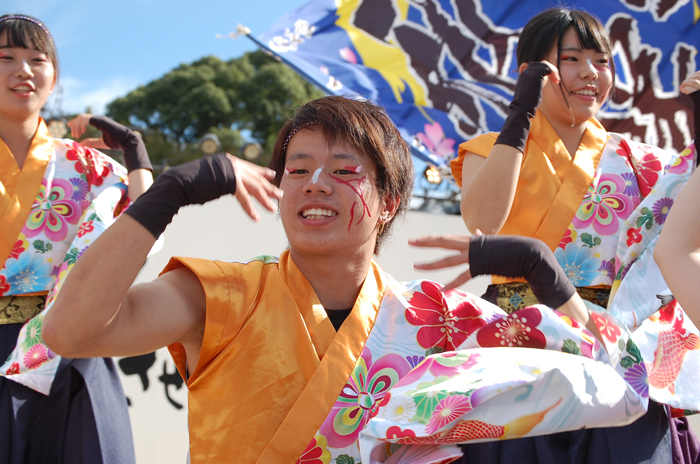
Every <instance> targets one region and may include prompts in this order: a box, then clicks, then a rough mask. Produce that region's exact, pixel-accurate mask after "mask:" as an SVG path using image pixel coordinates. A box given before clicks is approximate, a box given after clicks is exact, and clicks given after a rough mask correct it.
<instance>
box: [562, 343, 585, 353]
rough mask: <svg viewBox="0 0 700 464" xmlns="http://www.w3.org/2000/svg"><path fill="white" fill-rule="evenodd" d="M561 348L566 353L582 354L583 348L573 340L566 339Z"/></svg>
mask: <svg viewBox="0 0 700 464" xmlns="http://www.w3.org/2000/svg"><path fill="white" fill-rule="evenodd" d="M561 350H562V351H563V352H564V353H571V354H578V355H580V354H581V350H579V349H578V345H576V342H574V341H573V340H564V346H562V348H561Z"/></svg>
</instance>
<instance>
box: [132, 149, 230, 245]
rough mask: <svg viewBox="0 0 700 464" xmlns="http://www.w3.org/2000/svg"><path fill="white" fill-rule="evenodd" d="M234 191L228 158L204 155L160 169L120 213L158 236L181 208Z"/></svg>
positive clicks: (222, 155) (223, 155)
mask: <svg viewBox="0 0 700 464" xmlns="http://www.w3.org/2000/svg"><path fill="white" fill-rule="evenodd" d="M234 193H236V174H235V171H234V170H233V166H232V165H231V161H230V160H229V159H228V157H227V156H226V155H225V154H221V155H215V156H205V157H204V158H202V159H200V160H196V161H191V162H189V163H185V164H181V165H180V166H175V167H173V168H170V169H168V170H167V171H165V172H163V173H162V174H161V175H159V176H158V178H157V179H156V181H155V182H154V183H153V185H151V188H149V189H148V190H147V191H146V192H145V193H144V194H143V195H141V196H140V197H139V198H138V199H137V200H136V201H135V202H134V204H133V205H131V207H129V208H128V209H127V210H126V211H125V212H124V214H128V215H129V216H131V217H133V218H134V219H136V220H137V221H138V222H139V223H140V224H141V225H143V226H144V227H145V228H146V229H148V230H149V231H150V232H151V233H152V234H153V236H154V237H156V238H158V237H159V236H160V234H162V233H163V231H164V230H165V228H166V227H167V226H168V224H170V222H171V221H172V219H173V217H174V216H175V215H176V214H177V212H178V210H179V209H180V208H181V207H183V206H187V205H195V204H198V205H203V204H204V203H206V202H208V201H211V200H215V199H217V198H219V197H221V196H224V195H226V194H234Z"/></svg>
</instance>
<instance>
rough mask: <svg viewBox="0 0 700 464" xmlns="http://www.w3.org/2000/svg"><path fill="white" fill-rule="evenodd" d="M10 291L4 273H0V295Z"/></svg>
mask: <svg viewBox="0 0 700 464" xmlns="http://www.w3.org/2000/svg"><path fill="white" fill-rule="evenodd" d="M9 291H10V284H8V283H7V280H6V279H5V276H4V275H1V274H0V296H3V295H4V294H5V293H6V292H9Z"/></svg>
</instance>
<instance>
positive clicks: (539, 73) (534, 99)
mask: <svg viewBox="0 0 700 464" xmlns="http://www.w3.org/2000/svg"><path fill="white" fill-rule="evenodd" d="M551 71H552V69H551V68H550V67H549V66H547V65H546V64H544V63H540V62H539V61H536V62H532V63H529V64H528V66H527V68H525V70H524V71H523V72H522V73H520V76H519V77H518V82H517V83H516V84H515V93H514V95H513V101H512V102H511V103H510V113H508V117H507V118H506V121H505V122H504V123H503V129H501V133H500V134H499V135H498V138H497V139H496V143H500V144H501V145H509V146H511V147H515V148H517V149H518V150H520V151H521V152H525V142H526V141H527V136H528V134H529V133H530V118H534V117H535V110H536V109H537V107H538V106H540V102H541V101H542V79H544V76H546V75H547V74H549V73H550V72H551Z"/></svg>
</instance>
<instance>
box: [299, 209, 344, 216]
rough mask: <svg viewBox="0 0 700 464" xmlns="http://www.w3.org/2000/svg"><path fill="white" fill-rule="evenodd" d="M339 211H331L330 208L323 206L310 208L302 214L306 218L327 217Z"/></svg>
mask: <svg viewBox="0 0 700 464" xmlns="http://www.w3.org/2000/svg"><path fill="white" fill-rule="evenodd" d="M337 214H338V213H336V212H334V211H331V210H329V209H322V208H310V209H306V210H304V211H303V212H302V213H301V215H302V216H303V217H304V218H305V219H322V218H327V217H331V216H335V215H337Z"/></svg>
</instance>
